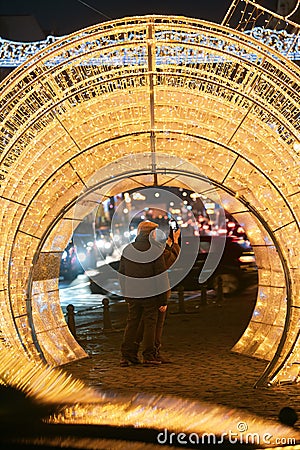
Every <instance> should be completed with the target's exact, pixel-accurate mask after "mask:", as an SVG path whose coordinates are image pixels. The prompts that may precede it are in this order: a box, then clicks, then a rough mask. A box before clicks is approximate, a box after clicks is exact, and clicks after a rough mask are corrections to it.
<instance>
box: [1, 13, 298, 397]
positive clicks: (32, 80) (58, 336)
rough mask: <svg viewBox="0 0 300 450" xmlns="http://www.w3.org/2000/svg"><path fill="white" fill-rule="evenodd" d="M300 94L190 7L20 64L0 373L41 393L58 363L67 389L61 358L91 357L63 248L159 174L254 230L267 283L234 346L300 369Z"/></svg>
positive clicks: (260, 55)
mask: <svg viewBox="0 0 300 450" xmlns="http://www.w3.org/2000/svg"><path fill="white" fill-rule="evenodd" d="M299 94H300V92H299V68H298V67H297V66H296V65H294V64H293V63H292V62H290V61H288V60H287V59H285V58H284V57H283V56H282V55H280V54H279V53H277V52H276V51H273V50H272V49H271V48H269V47H267V46H265V45H264V44H260V43H258V42H257V41H255V40H254V39H253V38H251V37H249V36H245V35H244V34H242V33H240V32H238V31H236V30H232V29H229V28H227V27H222V26H221V25H216V24H212V23H208V22H204V21H200V20H196V19H187V18H183V17H166V16H145V17H131V18H125V19H122V20H116V21H111V22H106V23H104V24H101V25H97V26H93V27H90V28H87V29H85V30H82V31H79V32H78V33H75V34H73V35H70V36H67V37H64V38H62V39H61V40H59V41H56V42H55V43H53V44H52V45H50V46H48V47H46V48H45V49H44V50H43V51H42V52H40V53H39V54H38V55H36V56H33V57H32V58H31V59H30V60H28V62H27V63H26V64H24V65H23V66H21V67H20V68H19V69H17V70H15V71H14V72H13V73H12V74H11V76H10V77H9V78H8V79H6V80H5V82H4V83H2V85H1V97H0V105H1V106H0V107H1V123H2V126H1V140H0V146H1V166H0V179H1V194H0V195H1V211H0V214H1V224H0V226H1V236H2V239H1V242H0V246H1V255H2V258H1V263H0V271H1V276H0V282H1V285H0V299H1V310H0V333H1V334H0V348H1V353H2V355H3V358H2V361H1V362H0V380H2V382H3V383H8V384H13V385H20V384H22V383H23V384H22V386H23V387H24V389H27V390H28V391H30V390H33V389H34V390H35V392H37V391H39V390H40V391H41V392H42V391H43V389H44V390H45V386H44V384H43V382H41V380H42V379H43V373H45V374H47V375H45V378H44V383H45V380H47V383H48V385H49V386H50V385H51V383H52V382H53V385H56V386H57V380H58V378H60V377H63V375H62V374H61V373H60V372H59V371H58V369H52V368H53V367H54V368H55V367H57V366H60V365H63V364H65V363H68V362H70V361H73V360H76V359H79V358H82V357H85V356H86V354H85V352H84V350H83V349H82V348H81V347H80V346H79V345H78V343H77V342H76V341H75V340H74V338H73V336H72V335H71V334H70V332H69V330H68V327H67V325H66V322H65V320H64V317H63V313H62V311H61V307H60V299H59V289H58V278H59V265H60V258H61V254H62V252H63V250H64V248H65V247H66V244H67V242H68V240H69V238H70V236H71V234H72V231H73V228H74V224H76V223H78V222H79V221H81V220H82V219H83V218H84V217H85V216H86V215H87V214H88V213H90V212H91V211H93V210H94V208H95V206H97V205H98V204H99V202H100V201H101V200H102V199H103V198H106V196H107V195H109V196H110V195H114V194H115V193H119V192H121V191H125V190H129V189H132V188H134V187H137V186H140V185H141V184H142V185H146V186H147V185H149V186H150V185H152V184H153V177H154V176H155V177H156V178H157V180H158V185H162V184H164V185H166V186H168V185H177V186H185V187H189V188H191V189H193V190H195V191H197V192H199V193H207V192H209V195H210V197H212V198H214V197H215V198H217V199H219V201H221V204H222V205H223V206H224V208H225V209H226V210H228V211H229V212H230V213H231V214H232V215H233V216H234V217H235V218H236V219H237V221H238V222H239V223H240V224H242V226H243V227H244V228H245V230H246V233H247V235H248V237H249V239H250V241H251V244H252V246H253V248H254V251H255V256H256V260H257V264H258V267H259V287H258V296H257V303H256V306H255V310H254V313H253V317H252V319H251V321H250V323H249V324H248V327H247V329H246V331H245V333H244V335H243V336H242V337H241V339H240V340H239V342H237V344H236V345H235V347H234V348H233V351H235V352H238V353H241V354H245V355H248V356H252V357H257V358H262V359H265V360H267V361H269V365H268V366H267V368H266V370H265V372H264V373H263V374H261V376H260V378H259V379H258V381H257V385H272V384H276V383H281V382H296V381H297V380H298V376H299V364H300V354H299V352H300V347H299V308H300V265H299V260H300V233H299V222H300V220H299V219H300V206H299V205H300V186H299V152H300V150H299V147H300V136H299V128H300V123H299V122H300V121H299V104H300V99H299ZM34 367H38V368H39V369H38V370H39V373H38V375H37V378H36V379H35V378H34V376H33V373H36V371H37V369H34ZM43 371H44V372H43ZM24 373H27V374H28V376H26V377H24ZM58 373H59V374H58ZM29 374H30V376H29ZM24 380H25V381H24ZM34 380H35V381H34ZM53 380H54V381H53ZM55 380H56V381H55ZM33 383H35V384H33ZM75 384H76V383H75ZM43 386H44V387H43ZM63 386H65V385H64V383H63ZM73 387H74V385H73ZM55 389H56V388H55V387H53V389H52V391H51V389H50V391H51V392H52V394H51V395H53V396H56V398H57V396H59V395H58V391H56V390H55ZM80 389H81V388H80ZM59 393H61V394H62V395H63V393H64V388H63V387H61V388H60V390H59ZM41 395H42V394H41ZM64 398H65V397H64Z"/></svg>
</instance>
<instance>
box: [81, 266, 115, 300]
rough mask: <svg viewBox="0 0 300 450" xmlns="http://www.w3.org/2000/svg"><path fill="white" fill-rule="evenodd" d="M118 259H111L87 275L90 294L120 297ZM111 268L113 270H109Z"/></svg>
mask: <svg viewBox="0 0 300 450" xmlns="http://www.w3.org/2000/svg"><path fill="white" fill-rule="evenodd" d="M119 263H120V261H119V260H117V261H111V262H110V263H108V264H103V265H101V266H100V267H98V268H97V271H94V272H93V273H92V274H90V275H89V281H90V290H91V293H92V294H102V295H114V296H116V297H122V293H121V287H120V284H119V280H118V274H117V272H118V270H119ZM111 269H113V271H114V272H112V271H111Z"/></svg>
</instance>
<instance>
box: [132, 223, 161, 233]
mask: <svg viewBox="0 0 300 450" xmlns="http://www.w3.org/2000/svg"><path fill="white" fill-rule="evenodd" d="M157 227H158V225H157V223H154V222H150V220H145V221H144V222H140V223H139V224H138V227H137V234H139V233H144V234H150V233H151V231H152V230H155V228H157Z"/></svg>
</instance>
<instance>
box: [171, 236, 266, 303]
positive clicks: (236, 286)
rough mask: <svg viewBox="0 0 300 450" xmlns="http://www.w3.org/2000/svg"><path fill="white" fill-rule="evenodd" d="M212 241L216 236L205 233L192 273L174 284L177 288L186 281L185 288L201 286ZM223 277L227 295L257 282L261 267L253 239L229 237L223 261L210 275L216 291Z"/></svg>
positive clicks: (208, 281)
mask: <svg viewBox="0 0 300 450" xmlns="http://www.w3.org/2000/svg"><path fill="white" fill-rule="evenodd" d="M214 239H216V240H218V239H219V240H221V239H222V240H223V239H224V238H221V237H218V236H214ZM211 242H212V236H201V238H200V246H199V252H198V255H197V258H196V261H195V263H194V265H193V267H192V269H191V270H190V271H189V273H188V274H187V275H186V276H185V277H184V278H183V280H182V281H180V283H178V285H176V286H175V287H174V290H177V289H178V286H179V285H182V286H183V287H184V290H185V291H194V290H198V289H200V287H201V286H200V284H199V281H198V280H199V275H200V272H201V270H202V268H203V266H204V263H205V261H206V259H207V257H208V254H209V251H210V248H211ZM220 245H221V242H220ZM220 278H221V280H222V288H223V293H224V295H225V296H227V295H233V294H236V293H238V292H239V291H241V290H242V289H244V288H246V287H247V286H248V285H249V284H255V283H257V281H258V269H257V265H256V262H255V255H254V252H253V249H252V247H251V245H250V243H249V241H246V240H244V239H236V238H232V237H227V238H226V240H225V246H224V250H223V253H222V256H221V259H220V262H219V263H218V265H217V267H216V269H215V270H214V272H213V273H212V274H211V275H210V276H209V278H208V279H207V282H206V284H207V289H213V290H215V291H216V290H217V287H218V282H219V281H218V280H219V279H220Z"/></svg>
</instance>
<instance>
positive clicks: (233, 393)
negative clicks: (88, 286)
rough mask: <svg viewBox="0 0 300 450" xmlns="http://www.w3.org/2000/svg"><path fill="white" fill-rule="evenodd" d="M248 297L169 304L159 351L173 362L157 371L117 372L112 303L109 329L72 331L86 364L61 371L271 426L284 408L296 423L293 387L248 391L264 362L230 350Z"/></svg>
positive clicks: (249, 306)
mask: <svg viewBox="0 0 300 450" xmlns="http://www.w3.org/2000/svg"><path fill="white" fill-rule="evenodd" d="M255 294H256V292H255V288H254V287H252V288H249V289H248V290H247V291H246V292H243V294H241V295H239V296H237V297H235V298H231V299H226V300H224V302H223V304H222V306H218V305H217V304H216V303H214V301H213V300H212V299H210V300H209V302H208V305H206V306H200V302H199V298H197V297H196V298H195V297H194V298H192V299H190V300H187V301H186V302H185V310H186V313H185V314H182V313H181V314H179V313H178V305H177V300H176V299H174V300H173V301H171V302H170V306H169V310H168V311H169V312H168V316H167V320H166V324H165V328H164V342H163V350H164V354H165V356H167V357H168V359H170V360H171V361H172V363H171V364H163V365H161V366H158V367H145V366H142V365H141V366H131V367H126V368H123V367H120V365H119V361H120V344H121V340H122V335H123V330H124V326H125V321H126V315H127V306H126V304H125V303H124V302H120V303H116V304H114V305H112V306H111V308H110V309H111V319H112V324H113V330H112V331H109V332H108V331H107V332H103V330H102V329H101V323H94V324H93V325H92V326H89V327H87V326H81V327H80V328H78V330H77V337H78V341H79V343H80V344H81V345H82V347H83V348H84V349H85V350H86V352H87V353H88V355H89V358H86V359H83V360H80V361H77V362H74V363H71V364H68V365H66V366H65V370H66V371H67V372H69V373H71V374H73V375H74V376H76V377H78V378H80V379H82V380H84V381H85V382H86V383H87V384H88V385H89V386H91V387H94V388H97V389H99V390H103V391H113V392H116V393H122V394H125V393H126V394H134V393H138V392H142V393H148V394H149V393H152V394H162V395H163V394H165V395H173V396H179V397H184V398H190V399H196V400H198V401H204V402H212V403H217V404H221V405H225V406H228V407H234V408H239V409H244V410H247V411H249V412H252V413H255V414H257V415H261V416H263V417H265V418H269V419H273V420H277V417H278V413H279V411H280V409H281V408H282V407H283V406H291V407H293V408H295V409H296V411H297V412H298V415H299V417H300V404H299V399H300V392H299V386H298V385H297V386H296V385H288V386H280V387H272V388H254V385H255V382H256V381H257V380H258V378H259V375H260V374H262V372H263V370H264V368H265V367H266V364H267V363H266V361H262V360H256V359H252V358H248V357H245V356H242V355H239V354H235V353H233V352H231V348H232V347H233V345H234V344H235V343H236V342H237V341H238V339H239V337H240V336H241V335H242V333H243V331H244V329H245V328H246V326H247V323H248V321H249V320H250V317H251V314H252V310H253V307H254V304H255ZM297 425H298V424H297Z"/></svg>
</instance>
